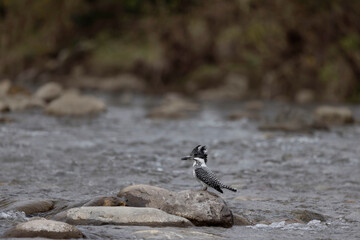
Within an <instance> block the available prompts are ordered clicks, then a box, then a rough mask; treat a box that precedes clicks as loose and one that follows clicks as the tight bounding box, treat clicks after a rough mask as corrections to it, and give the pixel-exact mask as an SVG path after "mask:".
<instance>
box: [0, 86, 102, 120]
mask: <svg viewBox="0 0 360 240" xmlns="http://www.w3.org/2000/svg"><path fill="white" fill-rule="evenodd" d="M29 108H43V109H45V112H46V113H48V114H52V115H57V116H81V115H87V114H94V113H99V112H102V111H104V110H105V109H106V106H105V103H104V102H103V101H102V100H100V99H98V98H95V97H92V96H86V95H82V94H80V93H79V92H78V91H74V90H64V89H63V87H62V86H61V85H59V84H58V83H54V82H49V83H47V84H45V85H43V86H42V87H40V88H39V89H38V90H37V91H36V92H35V93H34V94H31V93H30V92H29V91H27V90H26V89H23V88H21V87H19V86H16V85H13V84H11V82H10V81H3V82H1V83H0V112H9V111H10V112H12V111H21V110H25V109H29Z"/></svg>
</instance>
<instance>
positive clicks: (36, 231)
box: [3, 219, 85, 239]
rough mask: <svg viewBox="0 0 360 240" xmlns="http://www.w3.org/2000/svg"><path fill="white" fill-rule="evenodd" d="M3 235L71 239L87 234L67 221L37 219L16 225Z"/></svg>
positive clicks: (5, 236) (9, 236)
mask: <svg viewBox="0 0 360 240" xmlns="http://www.w3.org/2000/svg"><path fill="white" fill-rule="evenodd" d="M3 237H4V238H36V237H43V238H52V239H69V238H83V237H85V236H84V235H83V234H82V232H80V231H79V230H78V229H77V228H75V227H74V226H71V225H69V224H67V223H63V222H57V221H52V220H46V219H36V220H31V221H28V222H25V223H20V224H18V225H16V227H14V228H12V229H10V230H8V231H7V232H5V234H4V235H3Z"/></svg>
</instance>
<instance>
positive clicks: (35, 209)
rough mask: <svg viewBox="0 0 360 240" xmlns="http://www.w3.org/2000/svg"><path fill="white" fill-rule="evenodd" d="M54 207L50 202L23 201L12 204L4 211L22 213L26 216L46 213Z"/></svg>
mask: <svg viewBox="0 0 360 240" xmlns="http://www.w3.org/2000/svg"><path fill="white" fill-rule="evenodd" d="M53 207H54V202H53V201H52V200H36V199H34V200H23V201H18V202H14V203H12V204H10V205H8V206H7V207H6V210H15V211H19V212H24V213H25V214H26V215H32V214H35V213H42V212H48V211H50V210H51V209H52V208H53Z"/></svg>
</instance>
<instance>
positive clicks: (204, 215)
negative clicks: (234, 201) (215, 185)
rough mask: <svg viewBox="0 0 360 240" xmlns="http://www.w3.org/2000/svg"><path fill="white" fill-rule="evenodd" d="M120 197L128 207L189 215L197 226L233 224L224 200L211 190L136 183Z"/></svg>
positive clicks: (230, 213)
mask: <svg viewBox="0 0 360 240" xmlns="http://www.w3.org/2000/svg"><path fill="white" fill-rule="evenodd" d="M118 196H119V197H124V198H125V199H126V200H127V204H128V205H129V206H136V207H152V208H158V209H161V210H163V211H165V212H167V213H170V214H174V215H177V216H181V217H184V218H187V219H189V220H190V221H191V222H192V223H194V224H195V225H198V226H223V227H231V226H232V225H233V223H234V220H233V215H232V212H231V210H230V209H229V208H228V206H227V204H226V203H225V201H224V200H223V199H222V198H221V197H219V196H217V195H216V194H214V193H211V192H208V191H192V190H185V191H181V192H171V191H168V190H166V189H162V188H158V187H154V186H148V185H134V186H129V187H126V188H124V189H122V190H121V191H120V193H119V194H118Z"/></svg>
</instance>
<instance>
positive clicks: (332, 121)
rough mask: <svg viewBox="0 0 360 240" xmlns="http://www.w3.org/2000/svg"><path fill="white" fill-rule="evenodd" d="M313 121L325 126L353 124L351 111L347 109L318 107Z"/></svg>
mask: <svg viewBox="0 0 360 240" xmlns="http://www.w3.org/2000/svg"><path fill="white" fill-rule="evenodd" d="M314 117H315V121H316V122H318V123H320V124H325V125H327V126H331V125H343V124H349V123H353V122H354V116H353V113H352V111H351V110H350V109H349V108H347V107H333V106H320V107H318V108H316V109H315V111H314Z"/></svg>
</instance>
